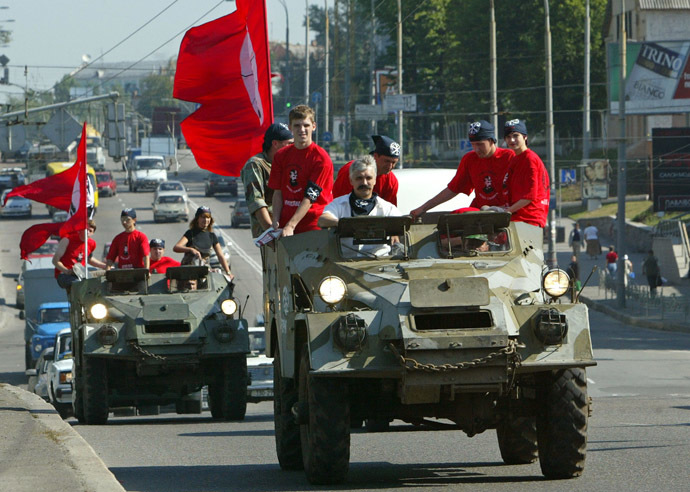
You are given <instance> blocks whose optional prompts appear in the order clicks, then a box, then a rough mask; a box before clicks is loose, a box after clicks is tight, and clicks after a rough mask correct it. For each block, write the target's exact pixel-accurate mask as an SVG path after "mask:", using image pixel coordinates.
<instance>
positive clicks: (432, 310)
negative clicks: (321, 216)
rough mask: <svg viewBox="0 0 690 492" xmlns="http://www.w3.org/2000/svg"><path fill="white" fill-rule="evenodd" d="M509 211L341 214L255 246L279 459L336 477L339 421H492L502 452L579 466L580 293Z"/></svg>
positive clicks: (546, 465) (438, 424) (586, 354)
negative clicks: (328, 223)
mask: <svg viewBox="0 0 690 492" xmlns="http://www.w3.org/2000/svg"><path fill="white" fill-rule="evenodd" d="M510 219H511V216H510V214H509V213H504V212H467V213H455V214H454V213H448V212H433V213H427V214H425V215H424V216H423V220H422V221H420V222H414V221H413V219H412V218H411V217H409V216H406V217H368V216H363V217H351V218H350V217H348V218H343V219H340V221H339V222H338V225H337V227H334V228H330V229H327V230H320V231H309V232H305V233H302V234H296V235H294V236H291V237H285V238H281V239H279V240H277V241H273V242H271V243H269V244H268V245H265V246H263V258H264V262H263V265H264V267H263V275H264V276H263V282H264V299H265V319H266V334H267V355H269V356H272V357H274V378H273V381H274V386H273V387H274V389H273V394H274V424H275V439H276V450H277V454H278V461H279V463H280V466H281V468H283V469H288V470H294V469H304V470H305V472H306V475H307V478H308V480H309V481H310V482H311V483H315V484H323V483H337V482H341V481H343V480H345V478H346V476H347V471H348V467H349V456H350V429H351V426H353V425H355V426H356V425H357V424H360V425H361V423H362V422H364V421H367V422H368V423H370V424H372V427H374V428H377V429H385V428H386V427H387V426H389V424H390V422H391V421H393V420H394V419H399V420H403V421H405V422H408V423H411V424H413V425H415V426H418V427H419V428H420V429H425V428H426V429H443V428H445V429H453V430H462V431H464V432H465V433H466V434H467V435H468V436H469V437H472V436H474V435H476V434H479V433H482V432H485V431H488V430H495V432H496V436H497V441H498V447H499V450H500V452H501V456H502V458H503V461H504V462H505V463H509V464H521V463H533V462H535V461H536V460H537V459H538V460H539V463H540V466H541V471H542V473H543V474H544V475H545V476H546V477H548V478H552V479H555V478H572V477H577V476H579V475H580V474H581V473H582V472H583V470H584V464H585V457H586V449H587V422H588V417H589V414H590V410H591V401H590V399H589V397H588V394H587V377H586V368H587V367H589V366H593V365H595V364H596V362H595V361H594V359H593V352H592V343H591V338H590V332H589V318H588V311H587V307H586V306H585V305H584V304H582V303H580V302H577V299H576V302H569V301H567V300H565V299H564V297H563V295H564V294H566V293H567V292H568V290H569V289H570V288H571V286H572V282H571V280H570V279H569V277H568V275H567V274H566V272H565V271H563V270H560V269H558V268H549V267H547V266H546V265H545V264H544V254H543V242H542V230H541V228H539V227H536V226H532V225H529V224H525V223H522V222H511V220H510ZM432 440H433V439H430V442H429V445H433V443H432V442H431V441H432ZM457 449H458V450H461V449H462V447H461V446H459V447H458V448H457ZM444 452H446V453H447V452H448V451H447V450H444Z"/></svg>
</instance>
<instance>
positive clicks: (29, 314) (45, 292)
mask: <svg viewBox="0 0 690 492" xmlns="http://www.w3.org/2000/svg"><path fill="white" fill-rule="evenodd" d="M21 279H22V289H21V290H22V291H23V298H24V299H23V306H24V309H23V310H22V311H20V313H19V317H20V318H22V319H24V362H25V366H26V369H31V368H33V367H34V365H35V363H36V359H38V357H39V356H40V355H41V354H40V351H39V352H37V353H36V352H35V351H33V350H32V339H33V337H34V335H37V334H38V333H39V332H42V331H44V330H43V329H41V330H39V327H40V326H41V324H42V323H41V316H40V313H41V306H43V305H44V304H49V303H65V304H66V303H67V294H66V293H65V290H64V289H62V288H60V286H58V284H57V281H56V280H55V266H54V265H53V261H52V255H50V256H40V257H35V258H31V261H24V262H23V263H22V272H21ZM59 305H62V304H59ZM55 309H59V310H61V309H63V308H62V307H56V308H55ZM68 321H69V320H68ZM53 335H55V333H53ZM43 348H45V347H43Z"/></svg>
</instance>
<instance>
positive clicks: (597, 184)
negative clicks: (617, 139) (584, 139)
mask: <svg viewBox="0 0 690 492" xmlns="http://www.w3.org/2000/svg"><path fill="white" fill-rule="evenodd" d="M580 167H581V168H582V198H602V199H603V198H608V197H609V161H608V160H607V159H583V160H582V164H581V165H580Z"/></svg>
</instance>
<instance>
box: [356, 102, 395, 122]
mask: <svg viewBox="0 0 690 492" xmlns="http://www.w3.org/2000/svg"><path fill="white" fill-rule="evenodd" d="M386 118H388V113H386V112H385V111H384V110H383V106H381V105H380V104H355V120H358V121H362V120H385V119H386Z"/></svg>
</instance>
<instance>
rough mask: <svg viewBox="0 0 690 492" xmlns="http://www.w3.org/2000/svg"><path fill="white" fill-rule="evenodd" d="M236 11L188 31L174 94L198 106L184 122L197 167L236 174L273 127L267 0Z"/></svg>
mask: <svg viewBox="0 0 690 492" xmlns="http://www.w3.org/2000/svg"><path fill="white" fill-rule="evenodd" d="M236 5H237V10H236V11H235V12H233V13H231V14H229V15H226V16H225V17H221V18H220V19H216V20H214V21H211V22H208V23H206V24H203V25H201V26H197V27H194V28H192V29H190V30H189V31H187V33H186V34H185V36H184V39H183V40H182V44H181V45H180V53H179V55H178V58H177V71H176V73H175V86H174V90H173V96H174V97H176V98H177V99H182V100H185V101H191V102H196V103H199V104H201V107H200V108H199V109H197V110H196V111H195V112H194V113H192V114H191V115H189V116H188V117H187V118H186V119H185V120H184V121H182V133H183V134H184V137H185V140H186V141H187V144H188V145H189V147H190V148H191V149H192V153H193V154H194V157H195V158H196V162H197V164H198V165H199V167H201V168H203V169H207V170H209V171H212V172H214V173H216V174H223V175H226V176H239V174H240V170H241V169H242V166H244V164H245V162H246V161H247V159H249V158H250V157H251V156H252V155H254V154H257V153H258V152H261V147H262V144H263V137H264V133H265V132H266V129H267V128H268V127H269V125H270V124H271V123H273V98H272V91H271V62H270V57H269V49H268V31H267V29H266V2H265V0H237V1H236Z"/></svg>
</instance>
